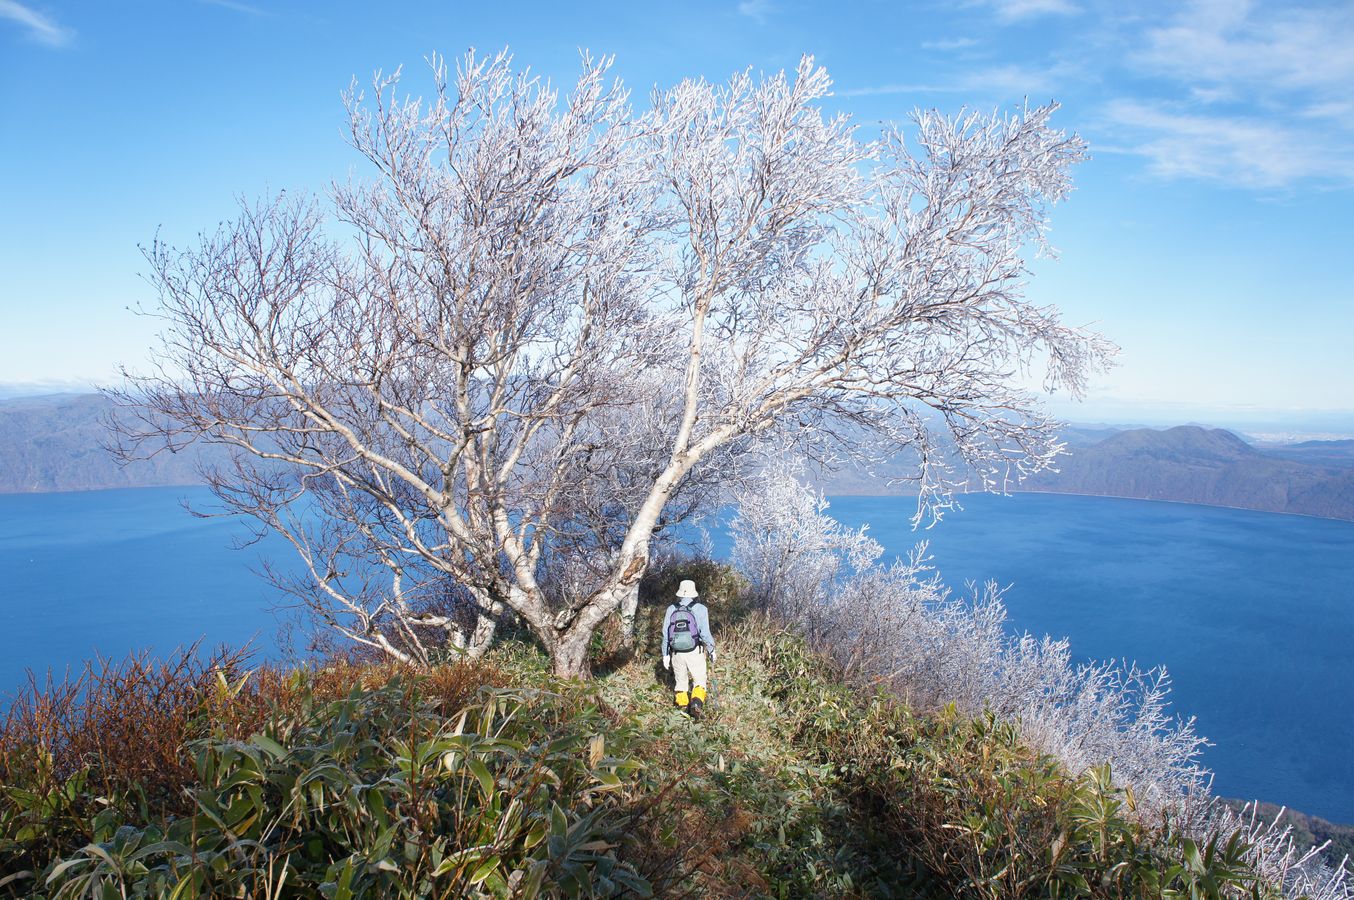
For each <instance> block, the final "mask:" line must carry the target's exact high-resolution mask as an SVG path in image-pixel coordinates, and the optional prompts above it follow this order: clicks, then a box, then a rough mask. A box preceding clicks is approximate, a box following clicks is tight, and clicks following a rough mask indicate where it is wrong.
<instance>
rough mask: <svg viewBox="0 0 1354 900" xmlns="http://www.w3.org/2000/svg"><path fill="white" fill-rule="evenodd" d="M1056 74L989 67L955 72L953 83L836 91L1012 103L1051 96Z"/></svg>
mask: <svg viewBox="0 0 1354 900" xmlns="http://www.w3.org/2000/svg"><path fill="white" fill-rule="evenodd" d="M1055 83H1056V74H1055V73H1054V72H1052V71H1050V70H1042V69H1040V70H1036V69H1027V68H1024V67H1021V66H1014V65H1012V66H992V67H990V68H985V69H971V70H969V71H966V72H960V73H957V74H956V75H955V77H954V79H953V80H948V81H943V80H942V81H935V82H932V83H929V84H925V83H911V84H883V85H875V86H872V87H859V88H849V89H847V90H843V91H838V92H837V94H838V96H841V97H871V96H876V95H880V94H953V93H964V94H968V95H970V96H971V97H973V98H974V99H975V100H983V101H989V100H998V101H1001V100H1014V99H1018V98H1020V97H1026V96H1041V95H1044V94H1049V93H1052V91H1053V89H1054V85H1055Z"/></svg>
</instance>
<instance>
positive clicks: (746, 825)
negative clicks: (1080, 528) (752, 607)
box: [0, 566, 1271, 898]
mask: <svg viewBox="0 0 1354 900" xmlns="http://www.w3.org/2000/svg"><path fill="white" fill-rule="evenodd" d="M706 569H707V574H711V571H712V570H713V569H714V567H712V566H706ZM670 574H671V572H670V571H669V573H667V574H666V575H665V574H663V573H655V578H656V579H658V580H660V581H661V580H662V579H663V578H665V577H668V575H670ZM674 577H675V576H674ZM727 577H728V578H729V579H730V580H731V579H732V578H733V576H732V575H731V574H730V575H727ZM642 612H643V613H645V614H647V615H650V616H652V615H656V614H657V612H658V610H654V609H650V608H646V609H644V610H642ZM718 613H719V614H720V615H719V616H718V617H717V618H719V619H721V620H722V621H723V622H724V623H725V627H724V628H723V629H722V632H721V634H720V641H721V650H722V653H721V657H720V660H721V664H720V668H719V670H718V671H717V673H716V679H717V680H716V682H715V683H714V685H713V699H714V705H713V709H712V710H711V714H710V717H709V719H708V720H707V721H704V722H702V723H699V724H697V723H692V722H690V721H689V720H687V719H686V717H685V716H683V715H682V714H680V713H678V712H677V711H676V710H674V709H672V708H671V705H670V696H669V695H668V693H667V692H666V691H664V690H663V689H661V688H660V686H659V684H658V683H657V674H658V669H657V664H656V660H655V657H654V656H653V653H652V650H651V649H647V648H641V650H640V651H639V654H638V655H637V656H635V657H633V658H630V659H628V661H625V662H624V663H622V664H615V661H614V660H613V661H612V662H611V663H608V659H609V657H608V650H609V649H610V648H609V647H608V646H607V645H606V644H605V642H602V641H598V642H596V643H595V644H594V648H593V652H594V662H595V664H596V665H597V667H598V669H599V673H600V674H599V677H598V678H597V679H595V680H594V681H592V682H590V683H582V684H580V683H578V682H570V681H558V680H554V679H551V678H549V677H548V675H547V667H548V660H547V658H546V657H545V656H544V655H543V654H542V653H541V652H539V651H538V650H537V649H536V648H534V647H533V646H531V645H529V644H524V643H521V642H518V641H508V642H506V643H504V644H502V645H500V646H499V647H498V648H497V649H496V650H494V651H493V652H492V653H491V654H490V655H489V656H488V657H487V658H486V659H485V660H483V661H482V662H480V663H460V664H456V665H451V666H445V667H438V668H435V669H433V670H432V671H431V672H428V673H417V672H412V671H410V670H408V669H404V668H402V667H398V666H394V665H390V664H370V663H345V662H332V663H330V664H328V665H326V666H324V667H323V668H318V669H302V670H295V671H287V670H283V669H278V668H273V667H268V666H261V667H257V668H254V669H252V670H251V669H247V668H245V667H244V666H243V661H242V660H241V659H240V658H239V657H238V656H231V655H228V654H227V655H220V654H218V655H217V656H215V657H212V658H209V659H206V660H202V661H198V662H194V661H193V660H192V659H191V658H188V657H184V658H181V659H180V660H178V661H176V662H174V663H172V664H169V665H165V666H152V665H149V664H147V663H146V662H145V661H144V660H139V661H138V660H134V661H131V662H128V663H124V664H122V665H120V666H103V667H101V668H99V669H96V670H93V671H91V673H90V677H89V679H88V680H87V681H86V682H85V683H84V684H83V685H81V690H80V691H77V692H72V691H63V690H62V689H60V688H50V687H49V688H48V689H46V690H36V689H32V688H31V689H30V690H29V691H28V692H26V693H25V694H24V695H23V696H21V697H20V698H19V699H18V701H17V702H16V703H15V704H14V705H13V706H12V707H11V710H10V712H9V715H8V718H7V720H6V722H5V725H4V728H3V731H0V751H3V756H2V757H0V758H2V759H3V762H2V763H0V766H2V767H3V772H0V775H3V780H4V790H3V794H0V880H3V884H4V886H3V888H0V890H5V891H9V892H10V893H12V894H14V895H25V896H29V895H42V896H50V897H77V896H109V895H112V896H124V895H125V896H160V895H166V894H170V893H174V892H177V894H176V895H177V896H207V895H217V896H219V895H238V896H270V897H271V896H315V897H320V896H323V897H354V896H371V897H375V896H411V897H412V896H467V895H482V896H524V897H525V896H646V895H650V894H654V895H660V896H683V895H685V896H702V895H704V896H765V897H797V896H861V897H864V896H879V897H887V896H923V897H924V896H935V897H943V896H970V897H992V898H996V897H1021V896H1031V897H1036V896H1039V897H1043V896H1048V897H1061V896H1069V897H1070V896H1082V897H1111V896H1114V897H1117V896H1142V897H1162V896H1195V897H1224V896H1262V895H1266V894H1267V893H1269V892H1271V891H1270V887H1269V886H1267V885H1265V884H1263V883H1261V882H1260V881H1258V880H1257V879H1256V876H1255V873H1254V872H1253V871H1252V870H1251V869H1250V868H1249V867H1248V866H1247V865H1246V863H1245V861H1244V859H1243V854H1244V851H1245V849H1246V847H1245V844H1244V842H1243V841H1242V839H1241V838H1240V837H1233V838H1231V839H1230V840H1215V841H1213V842H1209V843H1204V844H1200V843H1196V842H1195V841H1192V840H1190V839H1189V838H1187V837H1184V836H1183V835H1181V834H1179V833H1177V832H1175V831H1172V830H1171V829H1170V828H1164V829H1155V828H1149V827H1147V826H1144V825H1142V824H1140V823H1137V822H1135V821H1133V820H1132V817H1131V816H1129V815H1128V812H1129V811H1130V810H1131V807H1132V804H1133V802H1134V801H1133V798H1132V796H1131V794H1130V793H1128V792H1126V791H1124V790H1121V789H1118V788H1116V787H1114V786H1113V784H1112V783H1111V780H1110V778H1109V773H1108V772H1107V771H1105V770H1103V769H1097V770H1092V771H1090V772H1087V773H1085V774H1083V775H1082V776H1080V777H1074V776H1072V775H1071V774H1069V773H1068V772H1066V771H1065V770H1064V769H1062V768H1061V767H1060V766H1059V765H1058V764H1057V763H1056V762H1055V761H1054V760H1053V759H1052V758H1051V757H1048V756H1046V755H1043V754H1040V753H1037V752H1035V751H1032V750H1030V749H1029V748H1027V747H1025V746H1023V745H1022V743H1021V741H1020V739H1019V736H1018V731H1017V730H1016V729H1015V728H1013V727H1011V726H1010V724H1009V723H1002V722H999V721H997V720H995V719H993V718H992V717H991V716H982V717H978V718H976V719H974V718H969V717H968V716H965V715H961V714H959V713H958V712H957V711H956V710H954V709H953V708H950V709H948V710H941V711H940V712H939V713H936V714H931V715H923V714H919V713H917V712H915V711H913V710H910V709H909V708H908V707H906V706H905V705H902V704H901V703H899V702H897V700H896V699H895V698H891V697H889V696H888V695H886V694H877V695H874V696H861V695H860V693H859V692H858V691H856V690H854V689H852V688H850V687H848V686H847V685H846V683H845V682H844V680H843V678H842V677H841V674H840V671H839V670H838V669H837V667H836V665H835V664H834V663H833V662H832V661H831V660H829V659H827V658H825V657H823V656H822V655H820V654H818V653H816V652H814V651H813V650H812V649H811V648H810V647H809V646H808V645H807V644H806V643H805V641H804V639H803V638H802V637H800V636H799V635H798V634H797V633H796V632H795V631H794V630H793V629H791V628H788V627H787V626H786V625H785V623H783V622H780V621H777V620H776V619H773V618H771V617H769V616H767V615H766V614H764V613H752V614H744V615H739V614H738V613H737V611H736V610H735V609H734V608H732V607H730V606H723V607H721V608H719V609H718ZM735 620H736V621H735ZM138 734H140V735H144V737H145V739H144V740H138V738H137V736H138Z"/></svg>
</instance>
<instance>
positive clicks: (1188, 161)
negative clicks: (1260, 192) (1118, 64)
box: [1108, 0, 1354, 189]
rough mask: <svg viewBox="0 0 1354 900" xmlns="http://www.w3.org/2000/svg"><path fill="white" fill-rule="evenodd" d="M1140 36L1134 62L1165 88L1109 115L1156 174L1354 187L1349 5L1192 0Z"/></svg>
mask: <svg viewBox="0 0 1354 900" xmlns="http://www.w3.org/2000/svg"><path fill="white" fill-rule="evenodd" d="M1137 38H1138V48H1137V49H1136V50H1135V51H1134V52H1133V53H1131V54H1130V56H1129V58H1128V59H1129V63H1130V65H1131V66H1132V67H1133V68H1134V69H1136V71H1137V72H1138V73H1139V74H1140V75H1146V76H1149V77H1152V78H1156V79H1158V80H1159V83H1161V84H1162V85H1163V86H1164V87H1165V89H1166V91H1167V92H1169V93H1162V94H1161V95H1160V96H1159V97H1158V98H1157V99H1153V100H1145V99H1141V98H1139V99H1134V100H1119V101H1116V102H1113V103H1111V104H1110V106H1109V110H1108V111H1109V117H1110V120H1111V122H1113V123H1114V124H1115V125H1117V126H1118V128H1117V129H1116V130H1115V131H1114V132H1113V135H1112V137H1113V139H1114V140H1116V141H1118V142H1121V143H1125V144H1127V145H1129V146H1130V147H1131V149H1132V152H1135V153H1139V154H1141V155H1142V156H1145V157H1147V158H1148V159H1150V160H1151V165H1152V170H1153V171H1154V172H1156V173H1158V174H1161V175H1173V176H1189V177H1197V178H1205V179H1210V180H1222V181H1226V182H1228V183H1231V184H1238V185H1245V186H1248V187H1255V188H1268V189H1273V188H1286V187H1292V186H1293V185H1295V184H1297V183H1299V182H1304V181H1311V182H1318V183H1327V184H1340V185H1343V186H1349V185H1351V184H1354V115H1352V114H1354V5H1349V4H1335V5H1331V6H1323V7H1303V8H1295V7H1293V6H1291V5H1287V4H1284V3H1267V4H1264V3H1255V2H1250V0H1193V2H1191V3H1189V4H1187V5H1186V6H1184V7H1183V8H1181V10H1180V11H1179V12H1178V13H1176V14H1175V15H1174V16H1173V17H1172V18H1171V19H1170V20H1169V21H1167V22H1165V23H1164V24H1161V25H1159V26H1155V27H1147V28H1145V29H1143V30H1142V31H1141V32H1140V34H1139V35H1138V36H1137ZM1168 98H1169V99H1168Z"/></svg>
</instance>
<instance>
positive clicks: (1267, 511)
mask: <svg viewBox="0 0 1354 900" xmlns="http://www.w3.org/2000/svg"><path fill="white" fill-rule="evenodd" d="M966 493H972V494H977V493H980V492H979V491H967V492H966ZM982 493H986V492H982ZM1007 493H1009V494H1062V495H1063V496H1067V497H1101V498H1104V499H1106V500H1138V501H1140V502H1142V503H1175V504H1178V505H1180V506H1204V507H1208V508H1209V509H1236V510H1241V511H1242V512H1254V513H1265V514H1266V515H1271V516H1298V517H1300V518H1303V519H1321V520H1322V521H1324V522H1348V523H1349V524H1351V525H1354V519H1342V518H1340V517H1339V516H1318V515H1315V514H1314V513H1299V512H1281V511H1279V510H1276V509H1256V508H1255V507H1253V506H1228V505H1226V504H1223V503H1196V502H1195V501H1193V500H1164V499H1161V498H1158V497H1125V496H1123V495H1122V494H1088V493H1085V492H1083V491H1049V490H1039V489H1037V488H1028V489H1023V490H1016V491H1008V492H1007Z"/></svg>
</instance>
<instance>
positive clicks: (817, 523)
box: [732, 466, 1354, 898]
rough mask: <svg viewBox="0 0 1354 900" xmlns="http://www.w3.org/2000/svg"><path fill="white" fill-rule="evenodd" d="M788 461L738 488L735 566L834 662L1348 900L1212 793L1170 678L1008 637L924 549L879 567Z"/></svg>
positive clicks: (1307, 859) (1307, 858)
mask: <svg viewBox="0 0 1354 900" xmlns="http://www.w3.org/2000/svg"><path fill="white" fill-rule="evenodd" d="M798 474H799V472H798V471H797V470H795V469H794V468H791V467H784V466H782V467H779V468H774V469H771V470H769V471H768V473H767V478H766V484H765V485H763V486H759V487H758V488H757V489H754V490H747V491H744V492H742V493H741V494H740V495H739V497H738V512H737V516H736V517H735V519H734V521H733V524H732V532H733V538H734V550H733V556H734V562H735V563H736V564H737V565H738V566H739V567H740V568H741V569H742V570H743V571H744V572H745V573H746V574H747V575H748V577H749V580H750V582H751V589H752V592H753V594H754V597H756V598H757V599H758V600H759V601H760V602H761V603H763V604H765V605H766V606H767V607H768V608H769V609H771V610H772V611H773V612H775V613H776V614H778V615H780V616H782V617H784V618H786V619H787V620H789V621H791V622H794V623H795V624H796V625H797V626H798V627H799V628H800V629H801V630H803V631H804V633H805V634H806V636H807V637H808V638H809V639H810V641H812V642H814V643H815V644H816V645H817V646H818V647H819V648H820V649H822V650H824V651H826V652H829V653H831V654H832V655H833V656H834V657H835V658H836V659H837V661H838V662H839V663H840V664H841V665H842V666H843V667H844V669H845V674H846V676H847V678H848V679H849V680H850V681H851V682H853V683H855V684H858V685H871V686H872V685H887V686H888V687H889V688H890V689H892V690H893V691H894V692H895V693H896V694H897V695H898V696H900V697H902V698H904V699H905V700H906V701H907V702H908V703H909V704H910V705H912V706H913V707H914V708H918V709H936V708H939V707H941V706H943V705H946V704H950V703H953V704H954V705H955V706H956V707H957V708H958V709H959V710H960V711H962V712H964V713H967V714H969V715H977V714H979V713H981V712H983V711H984V710H991V711H992V712H993V713H995V714H996V715H997V716H998V717H1000V718H1001V719H1003V720H1006V721H1010V722H1015V723H1017V724H1018V727H1019V729H1020V733H1021V736H1022V739H1023V740H1024V741H1025V742H1026V743H1027V744H1028V745H1030V746H1031V747H1033V748H1035V749H1037V750H1041V751H1043V752H1045V753H1048V754H1050V755H1052V756H1054V757H1055V758H1057V759H1058V760H1059V761H1061V762H1062V764H1063V765H1064V766H1065V767H1066V768H1067V769H1068V770H1069V771H1070V772H1072V773H1074V774H1080V773H1082V772H1085V771H1086V770H1087V769H1089V768H1091V767H1092V766H1097V765H1101V764H1103V763H1105V762H1108V763H1110V765H1111V768H1112V771H1113V774H1114V777H1115V780H1116V781H1117V782H1119V783H1120V784H1121V785H1125V786H1128V787H1130V788H1131V789H1132V791H1133V794H1134V797H1135V800H1136V809H1135V813H1136V815H1137V816H1139V817H1140V818H1141V819H1142V820H1143V821H1144V822H1146V823H1148V824H1155V825H1160V824H1164V823H1166V822H1170V823H1172V824H1174V825H1175V826H1176V827H1182V828H1184V829H1186V831H1188V832H1189V833H1191V834H1195V835H1199V836H1205V837H1206V836H1208V835H1212V834H1230V833H1232V832H1234V831H1236V830H1238V829H1241V830H1242V831H1243V832H1244V835H1245V836H1246V838H1247V839H1248V842H1249V843H1251V845H1252V851H1251V854H1252V861H1253V863H1254V864H1255V866H1256V867H1257V869H1258V870H1259V871H1260V872H1261V873H1262V874H1263V875H1264V876H1265V877H1266V879H1267V880H1269V881H1270V882H1271V883H1274V884H1283V885H1284V886H1285V894H1286V895H1287V896H1292V897H1298V896H1306V897H1313V898H1350V897H1354V888H1351V886H1349V885H1346V884H1345V881H1344V875H1343V873H1342V872H1336V871H1333V870H1331V869H1330V868H1328V867H1326V866H1325V865H1324V864H1323V862H1322V860H1321V858H1320V856H1319V855H1318V854H1317V853H1316V851H1308V852H1305V853H1303V852H1300V851H1299V848H1297V847H1295V846H1294V844H1293V840H1292V837H1291V835H1290V834H1289V832H1288V829H1286V828H1280V827H1278V824H1277V822H1273V823H1265V822H1260V821H1256V820H1255V818H1254V816H1252V817H1251V819H1250V820H1246V819H1245V818H1244V817H1241V816H1238V815H1237V814H1236V813H1234V812H1232V811H1230V810H1228V809H1226V808H1225V807H1223V806H1222V805H1221V804H1220V803H1218V802H1217V801H1216V800H1214V799H1213V798H1212V797H1211V796H1210V790H1209V789H1210V782H1211V776H1210V773H1209V772H1208V771H1207V770H1206V769H1204V768H1203V767H1202V766H1200V764H1199V759H1198V758H1199V752H1200V749H1201V747H1202V746H1203V745H1204V743H1205V741H1204V739H1203V738H1202V737H1200V736H1199V735H1198V734H1197V733H1196V732H1195V729H1194V720H1193V719H1188V720H1181V719H1179V718H1177V717H1174V716H1172V715H1171V714H1170V710H1169V702H1168V698H1169V694H1170V679H1169V678H1168V677H1167V674H1166V671H1165V670H1164V669H1160V668H1157V669H1148V670H1144V669H1141V668H1139V667H1138V666H1137V665H1130V664H1123V665H1120V664H1115V663H1089V664H1078V663H1074V662H1073V659H1072V653H1071V649H1070V647H1069V645H1068V642H1067V640H1065V639H1062V640H1054V639H1052V638H1049V637H1043V638H1036V637H1034V636H1032V635H1029V634H1023V635H1018V636H1012V635H1009V634H1008V633H1007V632H1006V630H1005V628H1004V625H1005V620H1006V607H1005V605H1004V603H1003V602H1002V598H1001V592H1000V591H999V590H998V589H997V587H996V585H994V584H991V583H989V584H987V585H986V586H984V587H983V588H981V589H976V588H972V589H971V590H970V593H969V594H968V595H962V596H961V595H956V594H955V593H952V592H951V591H950V590H949V589H947V588H946V587H945V586H944V585H943V584H942V583H941V582H940V579H939V576H938V575H937V574H936V573H935V572H934V571H932V570H930V569H929V568H928V567H927V557H926V545H925V544H924V543H922V544H920V545H918V547H917V549H916V550H914V552H913V553H912V555H911V556H910V557H909V559H908V560H906V561H901V560H900V561H896V562H894V563H893V564H892V565H883V564H881V562H880V557H881V556H882V555H883V549H882V548H881V547H880V546H879V544H878V543H877V542H875V541H873V540H872V539H870V538H869V537H868V536H867V534H866V529H865V528H860V529H857V530H852V529H849V528H847V527H846V526H844V525H842V524H841V523H839V522H837V521H836V520H834V519H832V518H831V517H830V516H829V515H828V514H827V508H828V503H827V500H826V499H825V498H824V497H822V496H821V495H819V494H818V493H816V492H815V491H813V490H812V489H810V488H807V487H805V486H804V485H803V484H802V483H800V481H799V479H798V477H797V476H798Z"/></svg>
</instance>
